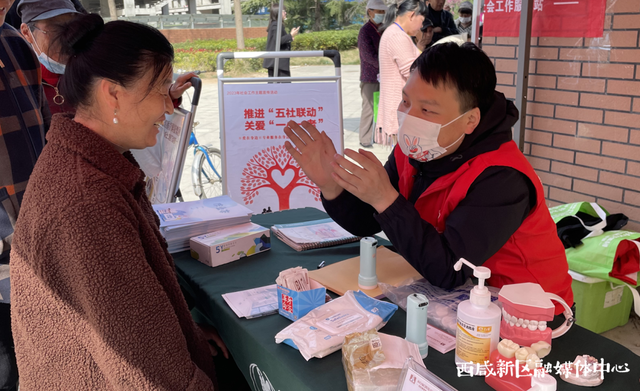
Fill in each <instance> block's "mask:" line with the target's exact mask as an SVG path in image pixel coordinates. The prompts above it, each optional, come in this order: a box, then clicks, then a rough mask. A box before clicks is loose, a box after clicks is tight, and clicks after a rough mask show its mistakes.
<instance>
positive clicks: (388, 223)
mask: <svg viewBox="0 0 640 391" xmlns="http://www.w3.org/2000/svg"><path fill="white" fill-rule="evenodd" d="M495 87H496V73H495V69H494V67H493V64H492V63H491V60H489V58H488V57H487V55H486V54H484V52H482V51H481V50H480V49H478V48H477V47H476V46H475V45H474V44H472V43H465V44H463V45H462V46H458V45H457V44H454V43H447V44H441V45H436V46H433V47H431V48H429V49H427V50H426V51H425V52H424V53H422V55H420V57H418V59H417V60H416V62H415V63H414V64H413V66H412V69H411V75H410V77H409V79H408V81H407V84H406V85H405V87H404V90H403V93H402V101H401V102H398V104H399V106H398V123H399V132H398V136H399V137H398V144H397V145H396V146H395V148H394V149H393V151H392V153H391V154H390V156H389V158H388V160H387V163H386V164H385V165H384V166H383V165H382V164H381V163H380V162H379V161H378V160H377V158H376V157H375V155H374V154H372V153H371V152H369V151H365V150H363V149H360V150H359V151H357V152H356V151H353V150H350V149H346V150H345V152H344V156H342V155H339V154H337V153H336V150H335V148H334V146H333V144H332V142H331V140H330V139H329V138H328V137H327V135H326V134H325V133H324V132H321V133H320V132H319V131H318V130H317V129H316V128H314V127H313V126H311V125H309V124H308V123H306V122H302V123H301V124H296V123H295V122H293V121H290V122H289V123H288V124H287V127H285V129H284V132H285V133H286V135H287V136H288V137H289V139H290V140H291V141H292V143H293V144H294V145H292V144H291V143H290V142H286V143H285V145H286V147H287V150H288V151H289V153H291V154H292V155H293V156H294V158H295V159H296V161H297V162H298V164H299V165H300V167H301V168H302V169H303V170H304V172H305V173H306V174H307V176H308V177H309V178H310V179H311V180H312V181H314V182H315V183H316V185H317V186H318V187H319V188H320V190H321V191H322V201H323V205H324V208H325V209H326V211H327V213H329V215H330V216H331V217H332V218H333V219H334V220H335V221H336V222H338V224H340V225H341V226H342V227H344V228H345V229H347V230H348V231H349V232H351V233H353V234H355V235H359V236H368V235H373V234H375V233H377V232H379V231H381V230H382V231H384V232H385V233H386V234H387V236H388V237H389V239H390V240H391V242H392V243H393V245H394V247H395V249H396V250H397V251H398V252H399V253H400V254H401V255H402V256H403V257H404V258H405V259H406V260H407V261H408V262H409V263H411V265H413V267H415V268H416V270H418V271H419V272H420V274H422V275H423V276H424V277H425V278H426V279H427V280H428V281H429V282H431V283H432V284H434V285H437V286H439V287H442V288H445V289H449V288H453V287H455V286H458V285H461V284H463V283H464V282H465V280H466V279H467V278H469V277H470V276H471V274H472V271H471V270H470V269H468V268H463V269H462V270H461V271H455V270H454V269H453V264H454V263H455V262H456V261H457V260H458V259H460V258H466V259H467V260H469V261H470V262H473V263H474V264H476V265H483V266H487V267H489V268H490V269H491V279H489V284H490V285H492V286H495V287H502V286H503V285H505V284H512V283H521V282H535V283H538V284H540V285H541V286H542V288H543V289H544V290H545V291H547V292H551V293H555V294H557V295H559V296H560V297H561V298H563V299H564V300H565V301H566V302H567V304H569V305H572V304H573V293H572V291H571V277H570V276H569V274H568V265H567V260H566V257H565V252H564V247H563V245H562V243H561V242H560V239H559V238H558V236H557V233H556V227H555V224H554V223H553V220H552V219H551V216H550V214H549V210H548V208H547V206H546V204H545V199H544V191H543V188H542V183H541V182H540V179H539V178H538V176H537V175H536V173H535V171H534V170H533V168H532V167H531V165H530V164H529V162H528V161H527V159H526V158H525V157H524V155H523V154H522V153H521V152H520V150H519V149H518V146H517V145H516V143H515V142H514V141H513V140H512V135H511V127H512V126H513V125H514V124H515V123H516V121H517V119H518V110H517V109H516V107H515V106H514V105H513V103H512V102H511V101H508V100H507V99H505V97H504V95H503V94H502V93H499V92H497V91H495ZM347 157H348V158H350V159H352V160H353V161H355V162H357V165H356V164H354V163H353V162H351V161H349V160H347V159H346V158H347ZM561 312H562V307H561V306H556V314H559V313H561Z"/></svg>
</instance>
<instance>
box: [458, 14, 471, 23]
mask: <svg viewBox="0 0 640 391" xmlns="http://www.w3.org/2000/svg"><path fill="white" fill-rule="evenodd" d="M460 23H471V16H467V17H464V18H463V17H460Z"/></svg>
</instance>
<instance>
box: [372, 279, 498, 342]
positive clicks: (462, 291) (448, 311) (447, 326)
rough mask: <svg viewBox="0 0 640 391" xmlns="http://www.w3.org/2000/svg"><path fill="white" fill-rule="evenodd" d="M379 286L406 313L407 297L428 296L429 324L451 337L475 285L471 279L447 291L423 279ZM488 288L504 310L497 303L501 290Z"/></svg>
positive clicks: (454, 333)
mask: <svg viewBox="0 0 640 391" xmlns="http://www.w3.org/2000/svg"><path fill="white" fill-rule="evenodd" d="M378 286H379V287H380V289H381V290H382V292H383V293H384V294H385V296H387V298H388V299H389V300H391V302H393V303H394V304H396V305H397V306H398V307H401V308H402V309H403V310H405V311H406V310H407V297H408V296H409V295H411V294H413V293H421V294H423V295H425V296H427V299H429V306H428V307H427V323H428V324H430V325H431V326H433V327H437V328H439V329H440V330H443V331H446V332H447V333H449V334H451V335H456V325H457V311H458V304H460V303H461V302H463V301H465V300H469V292H470V291H471V289H473V287H474V286H475V284H474V283H473V281H472V280H471V279H468V280H467V281H466V282H465V283H464V284H463V285H460V286H458V287H456V288H454V289H451V290H446V289H442V288H439V287H437V286H434V285H431V284H430V283H429V282H428V281H427V280H425V279H424V278H421V279H418V280H416V279H410V280H407V281H404V282H403V283H402V284H400V285H399V286H397V287H396V286H393V285H389V284H385V283H383V282H379V283H378ZM487 288H489V291H490V292H491V301H492V302H495V303H496V304H498V306H499V307H501V308H502V306H501V305H500V302H498V301H497V300H498V292H499V291H500V290H499V289H498V288H494V287H491V286H488V287H487Z"/></svg>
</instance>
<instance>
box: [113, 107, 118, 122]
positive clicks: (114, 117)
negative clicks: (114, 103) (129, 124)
mask: <svg viewBox="0 0 640 391" xmlns="http://www.w3.org/2000/svg"><path fill="white" fill-rule="evenodd" d="M117 114H118V112H117V110H113V123H114V124H116V125H117V124H118V117H116V115H117Z"/></svg>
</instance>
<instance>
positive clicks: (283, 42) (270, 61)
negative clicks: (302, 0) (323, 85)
mask: <svg viewBox="0 0 640 391" xmlns="http://www.w3.org/2000/svg"><path fill="white" fill-rule="evenodd" d="M278 10H279V5H278V4H276V3H274V4H271V12H270V13H269V27H268V28H267V51H268V52H274V51H275V50H276V38H277V36H278V12H279V11H278ZM285 19H287V11H286V10H285V9H284V7H283V8H282V22H283V23H282V28H281V30H280V37H281V38H280V51H282V52H284V51H289V50H291V42H293V39H294V38H295V37H296V35H298V31H300V27H294V28H293V29H291V34H287V31H286V30H285V29H284V20H285ZM274 64H275V59H274V58H265V59H264V60H263V61H262V67H263V68H267V72H268V73H269V77H273V72H274V69H273V68H274V66H275V65H274ZM277 76H280V77H282V76H291V71H290V70H289V58H281V59H280V60H279V61H278V75H277Z"/></svg>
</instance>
